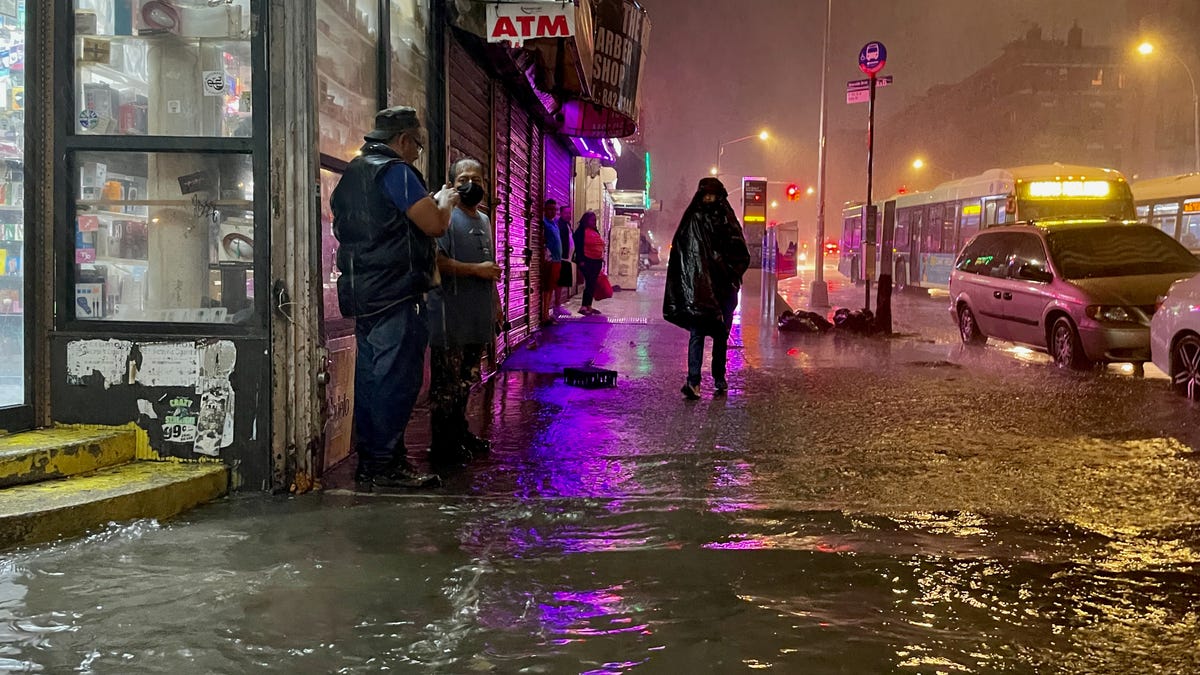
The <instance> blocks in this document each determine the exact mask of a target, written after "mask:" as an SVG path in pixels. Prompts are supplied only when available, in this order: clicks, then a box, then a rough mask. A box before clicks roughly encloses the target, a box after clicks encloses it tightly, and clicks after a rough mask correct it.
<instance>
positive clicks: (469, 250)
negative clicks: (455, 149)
mask: <svg viewBox="0 0 1200 675" xmlns="http://www.w3.org/2000/svg"><path fill="white" fill-rule="evenodd" d="M450 177H451V180H452V182H453V184H454V186H455V189H457V190H458V194H459V202H458V205H457V207H455V209H454V212H453V213H452V214H451V216H450V228H449V229H448V230H447V231H446V234H445V235H443V236H442V237H441V238H440V239H438V261H437V262H438V270H439V271H440V272H441V275H442V285H441V287H440V288H438V289H436V290H435V291H433V292H432V293H431V294H430V299H429V312H430V336H431V338H430V341H429V342H430V347H431V353H430V357H431V358H430V377H431V382H430V389H429V406H430V417H431V423H432V431H433V443H432V445H431V446H430V449H429V458H430V461H431V462H433V463H434V464H437V465H440V466H451V465H458V464H464V463H466V462H467V461H469V460H471V459H472V458H473V457H474V456H476V455H480V454H484V453H486V452H487V451H488V449H489V448H488V442H487V441H485V440H483V439H481V438H479V437H477V436H475V435H474V434H472V433H471V432H470V429H469V427H468V424H467V400H468V399H469V398H470V394H471V385H472V384H473V383H474V382H476V381H478V380H479V375H480V373H479V370H480V365H481V362H482V360H483V355H484V354H486V353H487V348H488V344H489V343H491V342H493V341H494V340H495V339H496V326H497V325H498V324H501V323H503V321H504V315H503V313H502V311H501V306H500V294H499V293H498V292H497V290H496V282H498V281H499V280H500V275H501V269H500V266H499V265H497V264H496V262H495V249H494V248H493V245H492V225H491V222H490V221H489V220H488V217H487V215H485V214H484V213H483V212H482V211H480V210H479V204H480V203H481V202H482V201H483V198H484V195H485V194H486V192H485V190H484V188H483V166H482V165H481V164H480V163H479V162H478V161H477V160H474V159H470V158H466V159H460V160H458V161H457V162H455V163H454V165H453V166H452V167H451V170H450Z"/></svg>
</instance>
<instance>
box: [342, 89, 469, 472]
mask: <svg viewBox="0 0 1200 675" xmlns="http://www.w3.org/2000/svg"><path fill="white" fill-rule="evenodd" d="M365 140H366V143H365V144H364V145H363V146H362V149H361V150H360V151H359V154H358V156H357V157H355V158H354V159H353V160H352V161H351V162H350V165H349V166H348V167H347V168H346V173H345V174H344V175H343V176H342V179H341V181H339V182H338V185H337V188H335V189H334V191H333V196H332V198H331V200H330V205H331V207H332V209H333V233H334V235H335V236H336V237H337V240H338V243H339V244H340V246H339V248H338V252H337V265H338V270H339V271H341V273H342V274H341V276H340V277H339V278H338V282H337V285H338V306H339V308H340V309H341V312H342V315H343V316H345V317H353V318H354V320H355V334H356V337H357V342H358V355H357V361H356V362H355V368H354V436H355V445H356V448H357V451H358V471H357V472H356V474H355V478H356V479H357V481H358V487H359V489H361V490H368V491H369V490H372V489H374V488H377V487H378V488H398V487H403V488H416V487H424V486H429V485H435V484H437V483H438V477H437V476H435V475H433V474H424V473H420V472H418V471H417V470H416V469H414V468H413V466H412V465H411V464H409V462H408V458H407V451H406V449H405V446H404V431H405V429H406V428H407V427H408V420H409V417H411V415H412V410H413V406H414V405H415V404H416V401H417V395H418V394H419V393H420V391H421V384H422V380H423V371H424V367H425V348H426V347H427V346H428V342H429V326H428V320H427V318H426V310H425V293H426V292H427V291H429V290H430V289H432V288H434V287H436V286H437V285H438V283H439V278H438V271H437V246H436V243H435V239H436V237H440V236H442V235H443V234H444V233H445V232H446V228H447V226H448V225H449V222H450V214H451V213H452V212H453V210H454V206H455V205H456V204H457V203H458V193H457V192H455V191H454V190H453V189H450V187H449V186H444V187H443V188H442V189H441V190H440V191H439V192H438V193H437V194H434V195H432V196H431V195H430V194H429V191H428V189H427V188H426V187H425V181H424V178H423V177H422V176H421V174H420V172H419V171H418V170H417V169H416V168H414V167H413V162H415V161H417V159H419V158H420V156H421V152H422V151H423V150H424V146H425V135H424V132H423V131H422V128H421V123H420V120H418V119H417V112H416V111H415V110H413V109H412V108H406V107H397V108H388V109H387V110H381V111H379V113H378V114H377V115H376V116H375V128H374V129H373V130H372V131H371V132H370V133H368V134H367V135H366V136H365Z"/></svg>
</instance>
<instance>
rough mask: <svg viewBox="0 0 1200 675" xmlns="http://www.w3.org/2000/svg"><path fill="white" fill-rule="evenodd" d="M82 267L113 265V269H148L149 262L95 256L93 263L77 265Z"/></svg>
mask: <svg viewBox="0 0 1200 675" xmlns="http://www.w3.org/2000/svg"><path fill="white" fill-rule="evenodd" d="M79 264H80V265H82V266H84V267H88V266H91V267H96V266H102V265H113V266H115V267H149V266H150V261H149V260H139V259H137V258H109V257H106V256H97V257H96V262H94V263H79Z"/></svg>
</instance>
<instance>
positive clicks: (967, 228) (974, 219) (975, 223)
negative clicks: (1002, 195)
mask: <svg viewBox="0 0 1200 675" xmlns="http://www.w3.org/2000/svg"><path fill="white" fill-rule="evenodd" d="M988 206H990V207H991V208H992V210H993V211H995V208H996V203H995V202H991V203H990V204H988ZM982 215H983V206H982V205H981V204H980V203H979V202H977V201H974V200H970V201H967V203H965V204H963V207H962V211H961V216H960V217H959V221H958V245H959V247H960V248H961V247H962V245H963V244H965V243H967V242H968V241H970V239H971V237H974V236H975V234H976V233H977V232H979V224H980V220H981V219H982Z"/></svg>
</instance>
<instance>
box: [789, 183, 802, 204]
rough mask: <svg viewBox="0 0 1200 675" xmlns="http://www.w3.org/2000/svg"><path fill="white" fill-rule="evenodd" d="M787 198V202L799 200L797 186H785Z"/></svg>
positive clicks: (792, 184) (793, 184) (798, 188)
mask: <svg viewBox="0 0 1200 675" xmlns="http://www.w3.org/2000/svg"><path fill="white" fill-rule="evenodd" d="M787 198H788V201H789V202H794V201H796V200H797V199H800V187H799V186H798V185H796V184H795V183H791V184H790V185H788V186H787Z"/></svg>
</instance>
